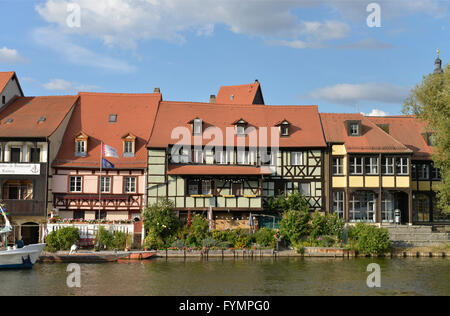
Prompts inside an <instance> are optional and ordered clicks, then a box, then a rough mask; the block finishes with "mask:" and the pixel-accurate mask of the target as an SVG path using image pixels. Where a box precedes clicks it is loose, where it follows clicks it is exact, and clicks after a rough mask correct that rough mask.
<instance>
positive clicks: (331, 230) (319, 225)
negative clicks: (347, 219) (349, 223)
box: [310, 212, 345, 240]
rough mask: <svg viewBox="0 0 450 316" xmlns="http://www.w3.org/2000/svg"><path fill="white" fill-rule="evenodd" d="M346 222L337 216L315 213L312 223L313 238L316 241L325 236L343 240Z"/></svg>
mask: <svg viewBox="0 0 450 316" xmlns="http://www.w3.org/2000/svg"><path fill="white" fill-rule="evenodd" d="M344 225H345V223H344V220H342V219H340V218H338V217H337V216H336V215H334V214H333V215H330V214H324V215H321V214H320V213H319V212H316V213H314V215H313V217H312V221H311V234H310V236H311V238H312V239H313V240H316V239H317V238H319V237H323V236H336V237H337V238H339V239H341V238H342V234H343V231H344Z"/></svg>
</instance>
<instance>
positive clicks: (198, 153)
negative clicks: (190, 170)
mask: <svg viewBox="0 0 450 316" xmlns="http://www.w3.org/2000/svg"><path fill="white" fill-rule="evenodd" d="M192 156H193V157H192V158H193V163H195V164H203V163H204V162H205V153H204V152H203V149H199V148H194V152H193V155H192Z"/></svg>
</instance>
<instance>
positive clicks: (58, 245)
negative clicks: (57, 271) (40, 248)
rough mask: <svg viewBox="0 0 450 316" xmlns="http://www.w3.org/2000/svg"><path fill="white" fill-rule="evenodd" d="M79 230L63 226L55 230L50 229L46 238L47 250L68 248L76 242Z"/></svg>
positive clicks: (53, 250)
mask: <svg viewBox="0 0 450 316" xmlns="http://www.w3.org/2000/svg"><path fill="white" fill-rule="evenodd" d="M79 238H80V231H79V230H78V228H75V227H64V228H60V229H58V230H57V231H52V232H51V233H50V234H48V236H47V238H46V243H47V250H48V251H52V252H55V251H58V250H70V248H71V247H72V245H74V244H76V243H77V242H78V239H79Z"/></svg>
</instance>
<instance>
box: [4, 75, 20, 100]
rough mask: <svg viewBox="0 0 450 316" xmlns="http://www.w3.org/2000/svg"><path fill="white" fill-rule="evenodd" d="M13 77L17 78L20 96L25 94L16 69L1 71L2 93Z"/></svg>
mask: <svg viewBox="0 0 450 316" xmlns="http://www.w3.org/2000/svg"><path fill="white" fill-rule="evenodd" d="M13 78H15V80H16V82H17V86H18V87H19V90H20V93H21V95H20V96H23V91H22V87H21V86H20V83H19V80H18V79H17V76H16V73H15V72H14V71H8V72H0V93H2V92H3V90H4V89H5V88H6V85H7V84H8V82H9V81H10V80H11V79H13Z"/></svg>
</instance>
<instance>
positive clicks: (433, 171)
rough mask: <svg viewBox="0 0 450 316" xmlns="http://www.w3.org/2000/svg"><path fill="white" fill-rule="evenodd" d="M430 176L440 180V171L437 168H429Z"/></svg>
mask: <svg viewBox="0 0 450 316" xmlns="http://www.w3.org/2000/svg"><path fill="white" fill-rule="evenodd" d="M431 177H432V179H433V180H441V171H440V170H439V168H434V167H432V168H431Z"/></svg>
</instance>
